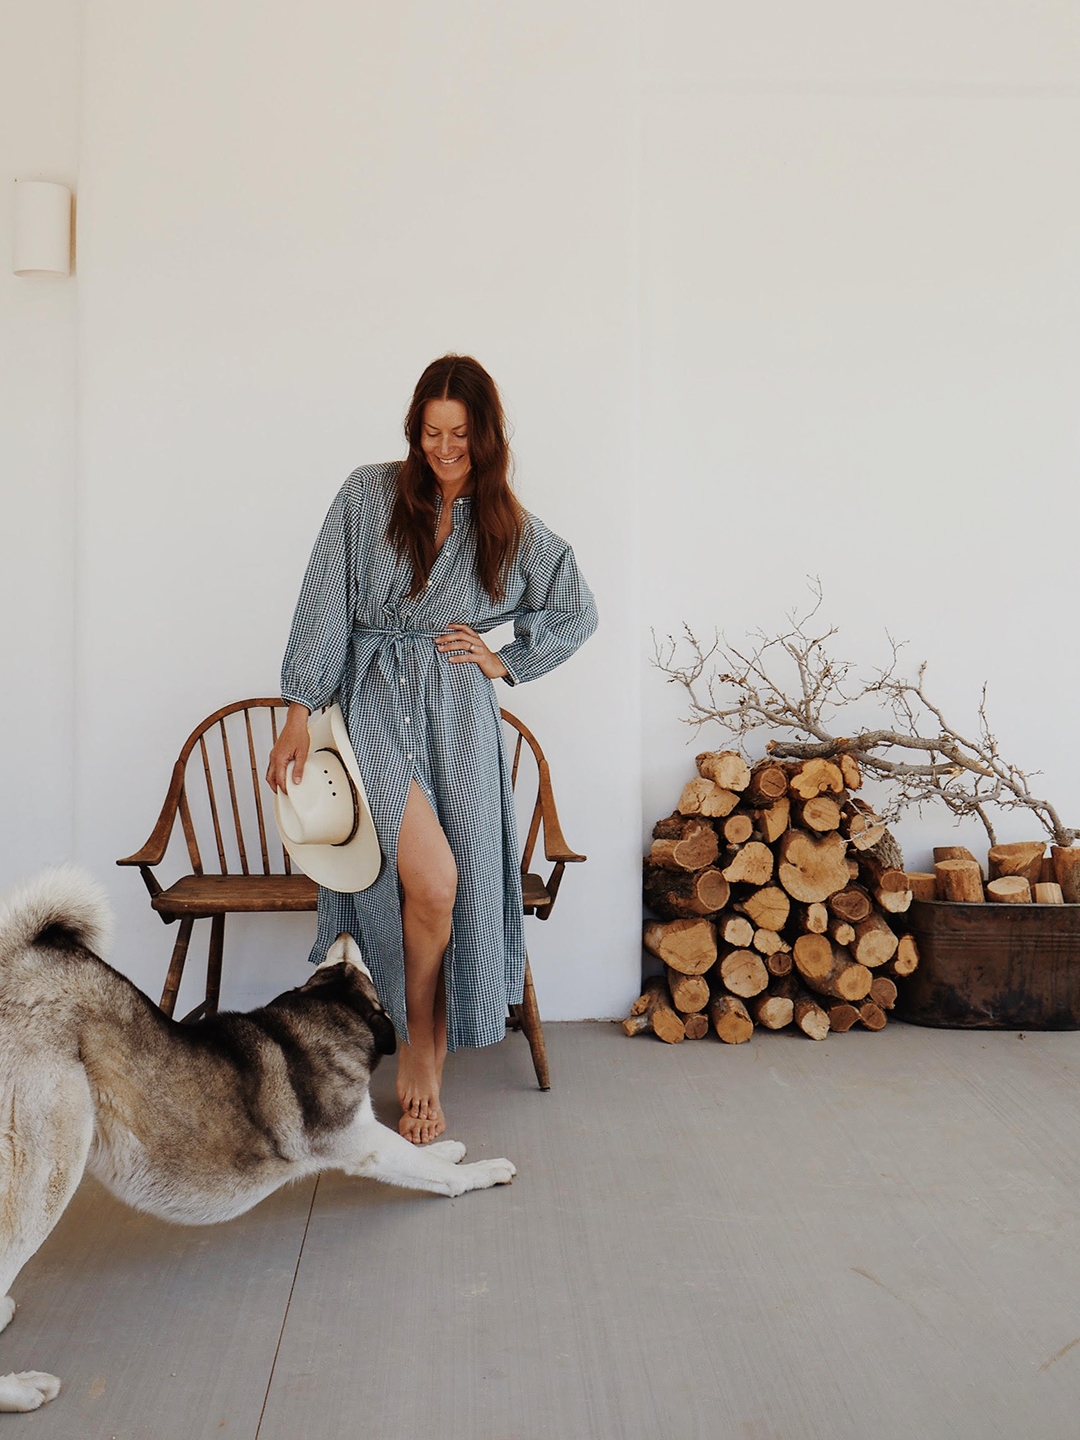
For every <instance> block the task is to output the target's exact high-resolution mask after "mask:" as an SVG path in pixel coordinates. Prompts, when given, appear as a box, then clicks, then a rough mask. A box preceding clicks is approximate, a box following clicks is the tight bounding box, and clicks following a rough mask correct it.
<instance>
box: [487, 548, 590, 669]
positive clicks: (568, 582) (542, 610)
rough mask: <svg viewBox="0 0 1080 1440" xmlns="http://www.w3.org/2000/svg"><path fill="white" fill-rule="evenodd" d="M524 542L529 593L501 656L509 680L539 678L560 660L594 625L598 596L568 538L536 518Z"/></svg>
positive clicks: (574, 648)
mask: <svg viewBox="0 0 1080 1440" xmlns="http://www.w3.org/2000/svg"><path fill="white" fill-rule="evenodd" d="M530 524H531V531H530V534H529V535H528V537H527V539H526V540H525V542H524V545H523V551H522V556H521V567H522V569H523V570H524V572H525V577H526V583H525V593H524V595H523V596H522V598H521V601H520V603H519V605H518V608H517V610H516V611H515V613H514V639H513V640H512V641H511V642H510V644H509V645H504V646H503V648H502V649H501V650H500V651H499V652H498V654H497V656H496V657H495V658H497V659H498V660H500V661H501V662H502V665H503V667H504V668H505V670H506V675H505V676H504V677H503V678H504V679H505V680H506V682H507V684H508V685H518V684H522V683H524V682H525V681H526V680H536V679H538V678H539V677H540V676H541V675H546V674H547V673H548V671H549V670H554V668H555V666H556V665H561V664H562V662H563V661H564V660H568V659H569V658H570V656H571V655H572V654H573V653H574V651H575V650H577V649H578V647H579V646H581V645H584V643H585V641H586V640H587V639H588V638H589V636H590V635H591V634H592V633H593V631H594V630H595V629H596V625H597V613H596V601H595V600H594V599H593V596H592V591H591V590H590V589H589V587H588V585H587V584H586V583H585V578H584V576H583V575H582V574H581V571H580V570H579V569H578V567H577V561H576V560H575V559H574V552H573V550H571V548H570V546H569V545H568V544H567V543H566V541H565V540H561V539H560V538H559V536H558V535H553V534H552V533H551V531H550V530H548V529H547V528H546V526H544V525H542V524H540V522H539V521H538V520H535V519H532V520H531V521H530Z"/></svg>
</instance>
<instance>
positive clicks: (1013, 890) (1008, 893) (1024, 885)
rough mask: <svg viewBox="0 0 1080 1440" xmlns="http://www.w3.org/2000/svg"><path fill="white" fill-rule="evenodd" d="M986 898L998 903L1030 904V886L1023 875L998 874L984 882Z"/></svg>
mask: <svg viewBox="0 0 1080 1440" xmlns="http://www.w3.org/2000/svg"><path fill="white" fill-rule="evenodd" d="M986 898H987V900H992V901H996V902H997V903H998V904H999V905H1030V904H1031V886H1030V885H1029V884H1028V882H1027V881H1026V880H1025V879H1024V877H1023V875H999V876H998V878H997V879H996V880H988V881H987V882H986Z"/></svg>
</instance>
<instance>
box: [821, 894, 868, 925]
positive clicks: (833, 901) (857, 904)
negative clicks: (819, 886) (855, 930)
mask: <svg viewBox="0 0 1080 1440" xmlns="http://www.w3.org/2000/svg"><path fill="white" fill-rule="evenodd" d="M828 905H829V910H830V912H831V913H832V914H833V915H835V916H836V918H837V919H838V920H847V921H849V922H850V923H851V924H852V925H854V924H856V923H857V922H858V921H859V920H865V919H866V917H867V916H868V915H869V914H870V912H871V910H873V908H874V906H873V902H872V901H871V899H870V895H869V893H868V892H867V891H866V890H864V889H863V888H862V886H861V885H847V886H845V887H844V889H843V890H840V891H839V892H838V893H837V894H835V895H832V896H830V897H829V901H828Z"/></svg>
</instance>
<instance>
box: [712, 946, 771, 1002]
mask: <svg viewBox="0 0 1080 1440" xmlns="http://www.w3.org/2000/svg"><path fill="white" fill-rule="evenodd" d="M717 968H718V970H719V973H720V979H721V980H722V981H723V982H724V984H725V986H726V987H727V989H728V990H729V991H730V992H731V994H732V995H738V996H739V997H740V998H741V999H743V1000H748V999H749V998H750V996H751V995H760V994H761V992H762V991H763V990H764V989H765V988H766V986H767V985H768V983H769V972H768V970H767V969H766V968H765V962H764V960H762V958H761V956H760V955H757V954H755V952H754V951H753V950H732V951H730V952H729V953H728V954H727V955H725V956H724V958H723V959H722V960H721V961H720V964H719V966H718V967H717Z"/></svg>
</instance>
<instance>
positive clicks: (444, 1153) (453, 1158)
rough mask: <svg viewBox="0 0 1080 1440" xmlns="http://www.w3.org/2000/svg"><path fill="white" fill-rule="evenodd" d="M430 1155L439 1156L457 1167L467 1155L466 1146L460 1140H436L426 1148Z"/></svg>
mask: <svg viewBox="0 0 1080 1440" xmlns="http://www.w3.org/2000/svg"><path fill="white" fill-rule="evenodd" d="M424 1149H425V1151H426V1152H427V1154H428V1155H437V1156H438V1157H439V1159H440V1160H449V1161H450V1164H451V1165H457V1164H458V1162H459V1161H460V1160H462V1159H463V1157H464V1155H465V1146H464V1145H463V1144H462V1143H461V1141H460V1140H435V1141H434V1142H433V1143H432V1144H430V1145H425V1146H424Z"/></svg>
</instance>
